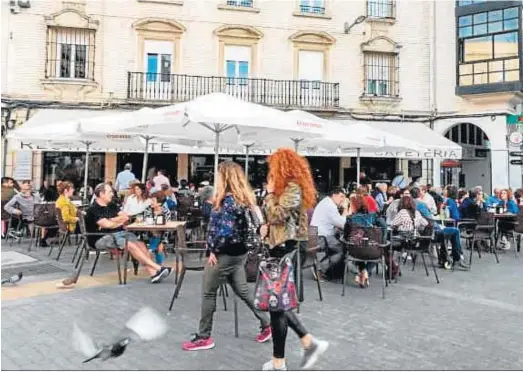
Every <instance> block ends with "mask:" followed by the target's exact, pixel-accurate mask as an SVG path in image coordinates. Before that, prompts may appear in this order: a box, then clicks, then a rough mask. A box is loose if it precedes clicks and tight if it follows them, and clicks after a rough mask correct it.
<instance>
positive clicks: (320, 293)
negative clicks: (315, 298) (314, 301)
mask: <svg viewBox="0 0 523 373" xmlns="http://www.w3.org/2000/svg"><path fill="white" fill-rule="evenodd" d="M312 268H313V269H314V273H315V274H316V283H317V286H318V295H319V296H320V301H321V302H323V293H322V292H321V279H320V277H319V276H318V266H317V265H316V261H314V264H313V265H312Z"/></svg>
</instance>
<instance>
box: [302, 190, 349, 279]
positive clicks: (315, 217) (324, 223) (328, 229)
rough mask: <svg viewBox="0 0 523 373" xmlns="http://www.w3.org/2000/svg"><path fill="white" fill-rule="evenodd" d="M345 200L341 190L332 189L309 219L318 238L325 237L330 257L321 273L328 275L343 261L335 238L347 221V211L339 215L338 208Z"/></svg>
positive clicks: (338, 243)
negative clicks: (316, 228)
mask: <svg viewBox="0 0 523 373" xmlns="http://www.w3.org/2000/svg"><path fill="white" fill-rule="evenodd" d="M344 200H345V193H344V191H343V189H342V188H340V187H334V188H333V189H332V190H331V191H330V193H329V195H328V196H327V197H325V198H323V199H322V200H321V201H320V203H318V205H317V206H316V208H315V209H314V212H313V214H312V219H311V224H310V225H311V226H315V227H318V236H323V237H325V241H326V244H327V246H328V250H327V248H324V249H326V252H327V254H326V255H329V256H330V261H329V262H324V263H322V264H323V267H322V269H321V272H322V273H324V274H325V273H328V272H329V270H331V269H333V267H334V266H336V265H337V264H338V263H339V262H340V261H341V260H342V259H343V245H342V244H341V242H340V241H339V239H338V238H337V237H336V233H337V230H338V229H343V228H344V227H345V222H346V221H347V219H346V216H347V214H348V212H347V210H345V211H344V212H343V215H340V213H339V211H338V206H340V205H342V204H343V201H344ZM325 241H324V240H320V244H322V245H323V244H325Z"/></svg>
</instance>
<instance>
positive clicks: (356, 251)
mask: <svg viewBox="0 0 523 373" xmlns="http://www.w3.org/2000/svg"><path fill="white" fill-rule="evenodd" d="M341 242H342V243H343V246H344V248H345V269H344V271H343V280H342V286H343V287H342V292H341V295H342V296H345V287H346V286H347V277H348V274H349V265H350V262H367V263H376V264H381V265H382V277H383V282H382V297H383V299H385V287H386V286H388V285H387V280H386V279H385V269H386V268H387V266H386V263H385V248H387V247H389V248H390V249H391V252H392V248H391V243H390V242H384V240H383V229H382V228H376V227H372V228H364V227H359V226H353V228H352V229H351V233H350V236H349V237H348V240H346V239H345V238H342V239H341ZM391 258H392V255H391Z"/></svg>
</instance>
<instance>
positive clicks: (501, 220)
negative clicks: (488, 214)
mask: <svg viewBox="0 0 523 373" xmlns="http://www.w3.org/2000/svg"><path fill="white" fill-rule="evenodd" d="M519 214H521V212H520V213H519ZM519 214H518V215H519ZM518 215H507V216H503V215H502V214H500V215H495V219H496V220H497V221H498V224H497V229H498V234H496V237H495V239H494V248H497V246H498V240H499V239H500V238H502V237H505V238H506V239H507V240H508V241H509V242H510V241H512V247H513V248H514V255H515V256H516V257H517V256H518V250H517V247H518V244H517V241H516V236H517V234H516V227H517V226H518Z"/></svg>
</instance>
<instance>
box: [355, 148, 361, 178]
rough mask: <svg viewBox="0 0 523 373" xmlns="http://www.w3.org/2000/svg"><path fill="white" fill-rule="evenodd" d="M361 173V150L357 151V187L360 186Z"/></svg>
mask: <svg viewBox="0 0 523 373" xmlns="http://www.w3.org/2000/svg"><path fill="white" fill-rule="evenodd" d="M360 172H361V149H360V148H358V149H356V186H357V187H359V186H360Z"/></svg>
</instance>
